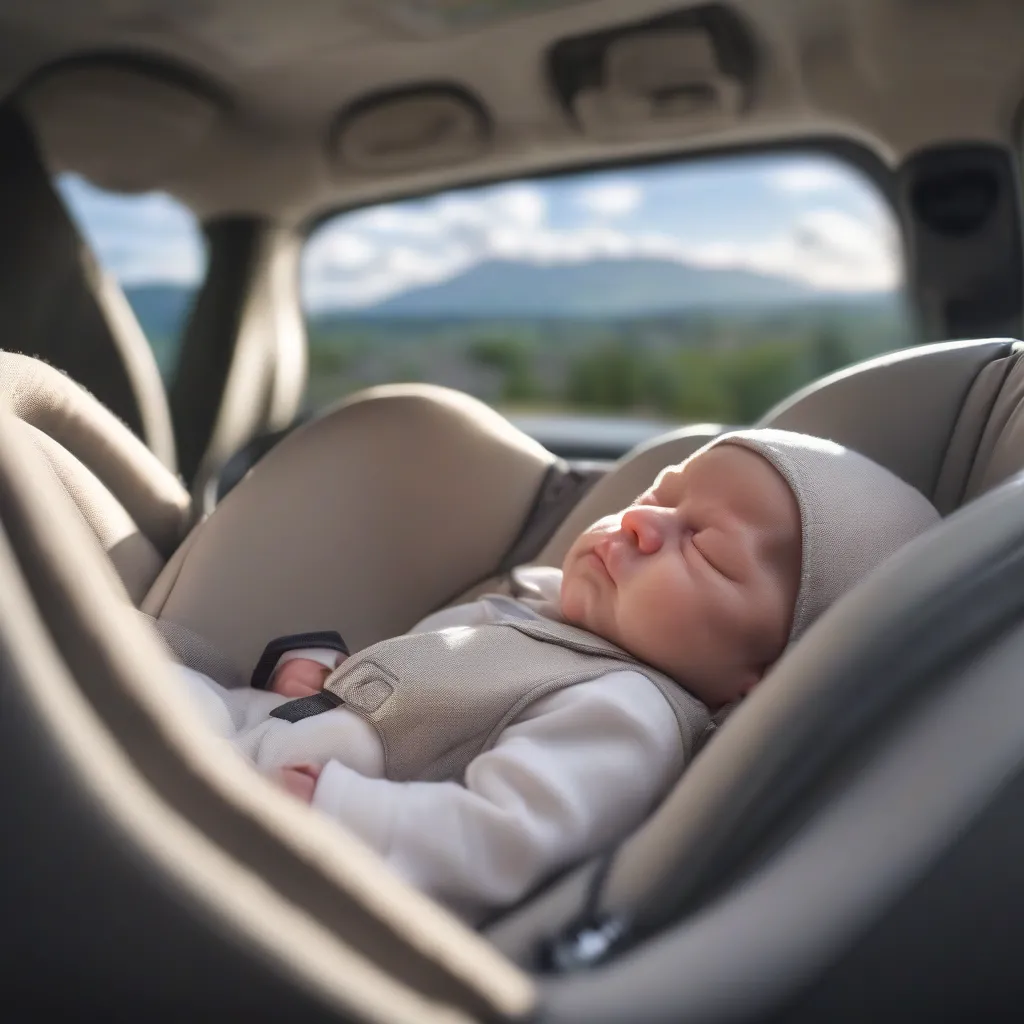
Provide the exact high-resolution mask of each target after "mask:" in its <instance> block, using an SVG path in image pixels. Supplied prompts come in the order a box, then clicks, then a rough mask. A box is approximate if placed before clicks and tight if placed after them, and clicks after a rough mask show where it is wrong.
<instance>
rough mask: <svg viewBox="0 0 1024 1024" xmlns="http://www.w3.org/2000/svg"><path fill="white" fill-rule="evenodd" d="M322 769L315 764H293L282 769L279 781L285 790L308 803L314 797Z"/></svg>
mask: <svg viewBox="0 0 1024 1024" xmlns="http://www.w3.org/2000/svg"><path fill="white" fill-rule="evenodd" d="M321 771H322V769H321V768H320V767H319V766H318V765H315V764H292V765H288V766H287V767H286V768H282V769H281V773H280V775H279V776H278V782H279V783H280V784H281V786H283V787H284V789H285V791H286V792H288V793H291V795H292V796H294V797H296V798H297V799H299V800H301V801H302V802H303V803H304V804H308V803H310V802H311V801H312V799H313V791H314V790H315V789H316V783H317V780H318V779H319V778H320V772H321Z"/></svg>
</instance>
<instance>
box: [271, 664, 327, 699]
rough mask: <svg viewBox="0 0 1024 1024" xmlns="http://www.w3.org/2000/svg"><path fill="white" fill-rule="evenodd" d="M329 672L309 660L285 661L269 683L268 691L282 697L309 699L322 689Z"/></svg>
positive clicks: (324, 667) (322, 666)
mask: <svg viewBox="0 0 1024 1024" xmlns="http://www.w3.org/2000/svg"><path fill="white" fill-rule="evenodd" d="M330 674H331V670H330V669H329V668H327V667H326V666H324V665H321V664H320V662H318V661H312V660H310V659H309V658H292V660H291V661H286V662H285V663H284V664H283V665H282V666H281V667H280V668H279V669H278V670H277V671H276V672H275V673H274V677H273V679H272V680H271V681H270V689H271V691H272V692H273V693H278V694H280V695H281V696H282V697H293V698H294V697H311V696H312V695H313V694H314V693H319V692H320V691H321V690H322V689H323V685H324V681H325V680H326V679H327V677H328V676H329V675H330Z"/></svg>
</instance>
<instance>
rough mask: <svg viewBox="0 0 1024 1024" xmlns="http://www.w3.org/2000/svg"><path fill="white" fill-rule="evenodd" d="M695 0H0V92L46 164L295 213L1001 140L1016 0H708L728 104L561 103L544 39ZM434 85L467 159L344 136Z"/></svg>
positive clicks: (1016, 47)
mask: <svg viewBox="0 0 1024 1024" xmlns="http://www.w3.org/2000/svg"><path fill="white" fill-rule="evenodd" d="M697 6H698V5H695V4H689V5H688V4H685V3H683V4H679V3H676V4H668V3H664V2H655V0H289V2H288V3H282V2H279V0H4V3H3V5H2V7H0V90H2V92H3V94H4V95H5V96H8V97H14V98H15V100H16V101H17V102H18V103H19V104H20V105H21V106H22V108H23V109H24V110H25V111H26V113H27V114H28V116H29V117H30V119H31V120H32V121H33V123H34V125H35V127H36V130H37V132H38V134H39V136H40V139H41V141H42V144H43V148H44V152H45V154H46V156H47V159H48V161H49V163H50V165H51V167H52V168H53V169H54V170H63V169H71V170H77V171H80V172H83V173H85V174H86V175H87V176H88V177H89V178H90V179H91V180H93V181H94V183H95V184H97V185H100V186H103V187H108V188H115V189H120V190H126V191H143V190H148V189H162V190H165V191H168V192H170V193H171V194H173V195H176V196H177V197H179V198H180V199H182V200H183V201H184V202H186V203H187V204H188V205H190V206H191V207H192V208H193V209H194V210H195V211H196V213H197V214H199V215H200V216H202V217H204V218H212V217H215V216H219V215H230V214H258V215H263V216H267V217H270V218H273V219H276V220H278V221H280V222H283V223H289V224H294V223H299V222H301V221H303V220H305V219H307V218H310V217H314V216H316V215H318V214H319V213H322V212H325V211H327V210H329V209H333V208H338V207H341V206H347V205H355V204H358V203H363V202H367V201H370V200H374V199H379V198H386V197H388V196H397V195H402V194H409V193H413V192H417V191H427V190H433V189H436V188H440V187H444V186H447V185H451V184H455V183H459V182H466V181H474V180H489V179H499V178H507V177H514V176H520V175H528V174H535V173H543V172H546V171H551V170H555V169H558V168H562V167H571V166H583V165H588V164H594V163H603V162H614V161H617V160H631V159H640V158H645V157H654V156H658V155H663V154H669V153H679V152H685V151H688V150H708V149H719V148H723V147H733V146H737V145H740V146H743V145H749V144H756V143H765V142H770V141H773V140H787V141H791V140H794V139H801V138H814V137H822V136H826V137H827V136H838V137H845V138H851V139H853V140H855V141H859V142H863V143H865V144H866V145H867V147H868V148H869V149H871V150H873V151H874V152H875V153H876V154H877V155H878V156H879V157H880V158H881V159H882V160H883V161H885V162H887V163H890V164H894V163H896V162H897V161H898V160H900V159H901V158H902V157H904V156H906V155H908V154H909V153H911V152H914V151H916V150H918V149H920V148H922V147H926V146H928V145H931V144H935V143H939V142H948V141H964V140H970V141H989V142H993V141H994V142H998V143H1004V144H1005V143H1008V142H1010V141H1011V140H1012V138H1013V134H1014V132H1015V130H1016V118H1017V113H1018V106H1019V104H1020V101H1021V98H1022V96H1024V5H1022V4H1020V3H1019V2H1017V0H746V2H742V0H734V2H732V3H730V4H727V5H718V6H724V7H727V8H728V11H729V12H731V13H732V14H734V15H735V20H736V23H737V24H738V25H739V26H740V27H741V29H742V33H743V35H744V36H745V39H746V40H747V42H748V43H749V45H750V47H751V49H752V53H753V56H754V60H753V61H752V63H751V65H750V69H749V75H748V77H747V78H746V79H745V80H744V82H743V85H744V90H745V92H744V99H743V102H742V103H739V104H737V105H735V106H734V107H731V108H729V109H726V110H724V111H722V112H720V113H719V115H718V116H716V117H713V118H711V119H708V118H706V117H689V116H686V115H685V113H684V114H683V115H680V116H673V117H669V118H663V119H657V120H652V122H651V123H650V124H647V125H645V126H644V130H643V131H633V130H631V129H627V130H624V131H617V132H611V133H609V132H605V131H594V130H593V129H592V127H591V126H587V125H584V124H582V123H581V122H580V120H579V118H578V117H575V116H574V115H573V111H572V110H571V109H570V108H567V107H566V105H565V104H564V103H563V102H561V100H560V98H559V95H558V94H557V93H556V91H555V89H554V88H553V87H552V82H551V77H550V75H549V73H548V69H549V64H548V51H549V48H550V47H551V46H552V45H553V44H555V43H557V42H559V41H560V40H566V39H573V38H575V37H581V36H587V35H588V34H591V33H595V32H600V31H602V30H607V29H612V28H616V27H620V26H622V27H627V26H634V27H635V26H636V25H638V24H641V23H644V22H645V21H647V20H649V19H657V18H660V17H663V16H666V15H671V14H673V13H674V12H682V11H686V10H688V9H690V8H696V7H697ZM704 6H705V7H706V6H707V5H704ZM649 35H650V33H648V36H649ZM670 45H674V44H673V43H671V41H670ZM667 59H668V60H669V62H671V59H672V58H671V54H670V55H669V57H668V58H667ZM432 83H439V84H443V85H445V86H446V87H454V88H455V89H456V90H460V91H464V92H465V94H467V96H468V97H469V98H470V99H471V102H469V108H470V109H471V110H472V109H474V108H475V109H476V110H477V111H478V112H479V113H480V114H481V118H482V120H483V122H484V123H486V124H487V125H488V127H487V130H486V131H484V132H482V134H481V138H480V139H479V140H477V143H476V144H475V145H474V146H471V147H469V149H468V150H467V151H466V152H460V153H456V154H455V155H451V154H449V158H448V159H441V160H433V161H431V160H417V159H415V156H414V155H412V156H411V157H410V159H409V160H407V161H406V162H405V164H404V165H403V166H389V167H387V168H386V169H384V170H382V169H380V168H368V167H366V166H360V165H359V163H358V161H353V160H350V159H348V157H347V156H346V154H345V153H344V152H341V151H340V150H339V146H338V145H337V144H336V139H337V130H338V129H337V126H338V123H339V116H340V114H341V112H343V111H345V110H348V109H351V107H352V105H353V104H356V105H357V107H356V109H359V106H358V105H359V104H360V103H361V102H362V101H364V100H365V98H366V97H367V96H370V95H372V94H375V93H379V92H381V91H388V90H403V89H404V90H412V92H413V93H415V91H416V90H417V89H419V88H421V87H423V86H424V85H428V84H432Z"/></svg>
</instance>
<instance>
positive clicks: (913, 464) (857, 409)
mask: <svg viewBox="0 0 1024 1024" xmlns="http://www.w3.org/2000/svg"><path fill="white" fill-rule="evenodd" d="M1011 346H1012V343H1011V342H1009V341H1006V340H1004V339H995V340H985V341H967V342H949V343H946V344H940V345H928V346H922V347H920V348H908V349H903V350H901V351H899V352H893V353H891V354H889V355H885V356H881V357H879V358H878V359H873V360H871V361H869V362H867V363H862V364H859V365H857V366H853V367H851V368H850V369H848V370H842V371H840V372H839V373H837V374H834V375H832V376H830V377H827V378H825V379H824V380H822V381H819V382H817V383H816V384H812V385H811V386H810V387H808V388H806V389H805V390H804V391H801V392H799V393H798V394H796V395H794V396H793V398H791V399H789V400H787V401H786V402H783V403H782V405H780V406H778V407H777V408H775V409H773V410H771V411H770V412H769V413H768V414H767V415H766V416H765V417H764V419H762V420H761V423H760V425H761V426H772V427H779V428H780V429H783V430H795V431H798V432H802V433H807V434H816V435H819V436H823V437H827V438H829V439H831V440H833V441H838V442H839V443H840V444H845V445H847V446H848V447H850V448H853V449H855V450H856V451H859V452H860V453H861V454H862V455H866V456H868V458H870V459H874V460H875V461H876V462H879V463H881V464H882V465H883V466H885V467H887V468H888V469H890V470H892V471H893V472H894V473H895V474H896V475H897V476H899V477H902V478H903V479H904V480H906V481H907V483H909V484H912V485H913V486H914V487H916V488H917V489H918V490H920V491H921V492H922V493H924V494H925V495H926V496H927V497H928V498H932V497H933V496H934V495H935V492H936V488H937V486H938V484H939V479H940V477H941V476H942V472H943V467H944V465H945V463H946V460H947V452H948V448H949V444H950V440H951V438H952V437H953V435H954V428H955V426H956V424H957V422H958V419H959V417H960V413H961V410H962V409H963V407H964V403H965V402H966V400H967V396H968V394H969V393H970V392H971V389H972V387H973V386H974V382H975V379H976V378H977V376H978V374H979V372H980V371H981V370H982V369H983V368H984V367H985V366H986V364H988V363H990V362H992V361H993V360H995V359H998V358H1000V357H1005V356H1007V355H1008V354H1009V352H1010V349H1011ZM968 447H970V446H969V445H968ZM958 458H959V459H960V461H961V462H962V461H963V459H962V453H960V454H959V455H958ZM952 468H953V469H954V470H955V473H954V475H959V474H963V473H966V472H967V470H968V469H969V465H960V466H959V468H958V467H952ZM950 485H951V482H950V481H949V480H948V479H947V480H946V481H945V482H944V486H945V487H949V486H950ZM940 511H944V510H942V509H940ZM947 511H948V510H947Z"/></svg>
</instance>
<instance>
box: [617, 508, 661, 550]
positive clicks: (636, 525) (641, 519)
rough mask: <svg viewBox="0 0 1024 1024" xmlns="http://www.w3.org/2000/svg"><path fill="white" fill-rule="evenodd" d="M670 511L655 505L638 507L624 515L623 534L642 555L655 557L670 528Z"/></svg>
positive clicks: (628, 510)
mask: <svg viewBox="0 0 1024 1024" xmlns="http://www.w3.org/2000/svg"><path fill="white" fill-rule="evenodd" d="M668 511H669V510H668V509H663V508H656V507H655V506H653V505H637V506H635V507H634V508H630V509H627V510H626V511H625V512H623V513H622V532H623V533H625V534H626V537H627V540H630V541H631V542H632V543H635V544H636V546H637V549H638V550H639V552H640V553H641V554H642V555H653V554H655V553H656V552H657V551H659V550H660V549H661V545H662V544H663V543H664V541H665V531H666V529H667V528H668V519H669V516H668V514H667V513H668Z"/></svg>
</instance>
